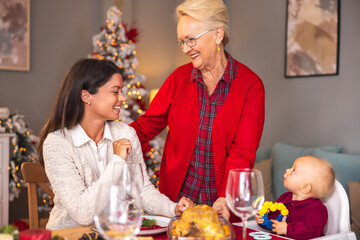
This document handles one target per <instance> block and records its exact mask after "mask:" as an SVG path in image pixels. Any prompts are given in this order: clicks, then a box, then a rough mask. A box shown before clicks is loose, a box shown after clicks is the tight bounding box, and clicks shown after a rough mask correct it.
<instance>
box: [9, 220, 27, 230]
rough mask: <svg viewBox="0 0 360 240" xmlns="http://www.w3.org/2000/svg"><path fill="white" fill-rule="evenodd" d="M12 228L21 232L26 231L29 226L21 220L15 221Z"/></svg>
mask: <svg viewBox="0 0 360 240" xmlns="http://www.w3.org/2000/svg"><path fill="white" fill-rule="evenodd" d="M13 225H14V227H16V228H17V229H19V231H23V230H26V229H29V224H27V223H26V222H24V221H23V220H20V219H19V220H16V221H14V222H13Z"/></svg>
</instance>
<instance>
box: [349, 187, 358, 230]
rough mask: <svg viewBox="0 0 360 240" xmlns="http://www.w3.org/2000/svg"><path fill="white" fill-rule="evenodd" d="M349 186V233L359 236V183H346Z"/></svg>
mask: <svg viewBox="0 0 360 240" xmlns="http://www.w3.org/2000/svg"><path fill="white" fill-rule="evenodd" d="M347 184H348V186H349V199H350V214H351V221H352V224H351V231H353V232H354V233H356V234H358V235H360V206H359V199H360V182H347Z"/></svg>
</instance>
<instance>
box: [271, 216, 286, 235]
mask: <svg viewBox="0 0 360 240" xmlns="http://www.w3.org/2000/svg"><path fill="white" fill-rule="evenodd" d="M271 221H272V222H273V223H274V224H273V225H272V227H273V229H272V230H271V231H273V232H274V233H276V234H278V235H286V233H287V222H286V216H284V217H283V219H282V221H281V222H279V221H277V220H271Z"/></svg>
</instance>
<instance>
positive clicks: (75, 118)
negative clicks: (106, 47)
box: [37, 59, 123, 164]
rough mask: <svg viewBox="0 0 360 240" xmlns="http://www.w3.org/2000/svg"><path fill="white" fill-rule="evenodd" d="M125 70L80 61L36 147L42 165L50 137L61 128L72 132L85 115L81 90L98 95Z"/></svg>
mask: <svg viewBox="0 0 360 240" xmlns="http://www.w3.org/2000/svg"><path fill="white" fill-rule="evenodd" d="M115 73H119V74H121V75H122V73H123V71H122V70H121V69H120V68H118V67H117V66H116V65H115V64H114V63H113V62H111V61H108V60H98V59H80V60H78V61H77V62H76V63H74V65H72V67H71V68H70V70H69V71H68V72H67V74H66V76H65V78H64V79H63V81H62V83H61V84H60V87H59V90H58V93H57V96H56V99H55V102H54V105H53V107H52V110H51V112H50V116H49V118H48V120H47V122H46V123H45V125H44V127H43V128H42V130H41V132H40V136H39V142H38V145H37V151H38V154H39V160H40V162H41V164H43V152H42V150H43V144H44V141H45V139H46V137H47V135H48V134H49V133H51V132H53V131H56V130H58V129H61V130H64V128H67V129H71V128H73V127H74V126H75V125H76V124H78V123H79V122H80V121H81V119H82V117H83V115H84V104H85V103H84V102H83V101H82V100H81V91H82V90H87V91H88V92H89V93H90V94H96V93H97V92H98V89H99V88H100V87H102V86H103V85H104V84H105V83H107V82H108V81H109V79H110V78H111V76H112V75H114V74H115Z"/></svg>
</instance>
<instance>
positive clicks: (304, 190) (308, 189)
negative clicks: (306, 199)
mask: <svg viewBox="0 0 360 240" xmlns="http://www.w3.org/2000/svg"><path fill="white" fill-rule="evenodd" d="M311 190H312V186H311V184H310V183H307V184H305V185H304V186H302V188H301V192H302V193H303V194H309V193H311Z"/></svg>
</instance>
